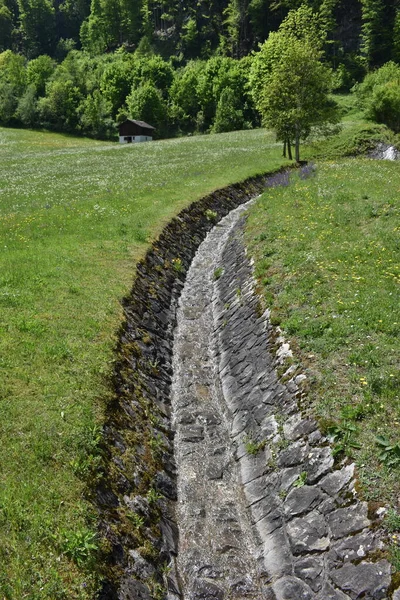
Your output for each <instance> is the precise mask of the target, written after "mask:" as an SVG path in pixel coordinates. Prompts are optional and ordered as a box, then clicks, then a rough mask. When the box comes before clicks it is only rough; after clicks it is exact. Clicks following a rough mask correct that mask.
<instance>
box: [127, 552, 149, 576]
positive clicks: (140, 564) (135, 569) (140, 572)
mask: <svg viewBox="0 0 400 600" xmlns="http://www.w3.org/2000/svg"><path fill="white" fill-rule="evenodd" d="M129 556H130V557H131V558H132V559H133V564H131V561H129V567H130V569H131V571H132V573H133V575H136V577H140V578H141V579H149V578H150V577H153V575H154V574H155V568H154V567H153V565H152V564H151V563H149V562H148V561H147V560H146V559H145V558H143V556H141V555H140V554H139V552H137V551H136V550H133V549H132V550H129Z"/></svg>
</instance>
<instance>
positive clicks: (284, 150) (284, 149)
mask: <svg viewBox="0 0 400 600" xmlns="http://www.w3.org/2000/svg"><path fill="white" fill-rule="evenodd" d="M283 157H284V158H286V138H285V139H284V140H283Z"/></svg>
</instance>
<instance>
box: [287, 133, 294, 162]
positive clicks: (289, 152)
mask: <svg viewBox="0 0 400 600" xmlns="http://www.w3.org/2000/svg"><path fill="white" fill-rule="evenodd" d="M287 148H288V158H289V160H293V156H292V146H291V144H290V139H289V138H288V139H287Z"/></svg>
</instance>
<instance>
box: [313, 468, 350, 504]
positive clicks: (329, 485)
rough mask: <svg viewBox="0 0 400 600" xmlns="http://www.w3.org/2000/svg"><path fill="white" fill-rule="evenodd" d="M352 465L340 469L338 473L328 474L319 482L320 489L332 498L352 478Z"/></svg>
mask: <svg viewBox="0 0 400 600" xmlns="http://www.w3.org/2000/svg"><path fill="white" fill-rule="evenodd" d="M354 466H355V465H354V463H353V464H351V465H348V466H347V467H344V468H343V469H340V470H339V471H334V472H333V473H329V475H327V476H326V477H324V479H322V481H321V482H320V486H321V488H322V489H323V490H324V492H326V493H327V494H329V495H330V496H334V495H335V494H337V493H339V492H340V490H341V489H342V488H343V487H344V486H345V485H346V483H348V482H349V481H350V480H351V479H352V478H353V477H354Z"/></svg>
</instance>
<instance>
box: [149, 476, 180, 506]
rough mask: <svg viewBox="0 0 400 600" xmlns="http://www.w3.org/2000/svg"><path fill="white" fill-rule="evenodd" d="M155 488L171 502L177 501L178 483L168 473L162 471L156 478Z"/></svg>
mask: <svg viewBox="0 0 400 600" xmlns="http://www.w3.org/2000/svg"><path fill="white" fill-rule="evenodd" d="M154 486H155V488H156V489H157V490H159V491H160V492H161V493H162V494H163V495H164V496H166V497H167V498H169V499H170V500H176V499H177V491H176V483H175V482H174V481H173V479H171V477H168V475H167V474H166V473H163V472H162V471H160V472H159V473H157V474H156V476H155V478H154Z"/></svg>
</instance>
